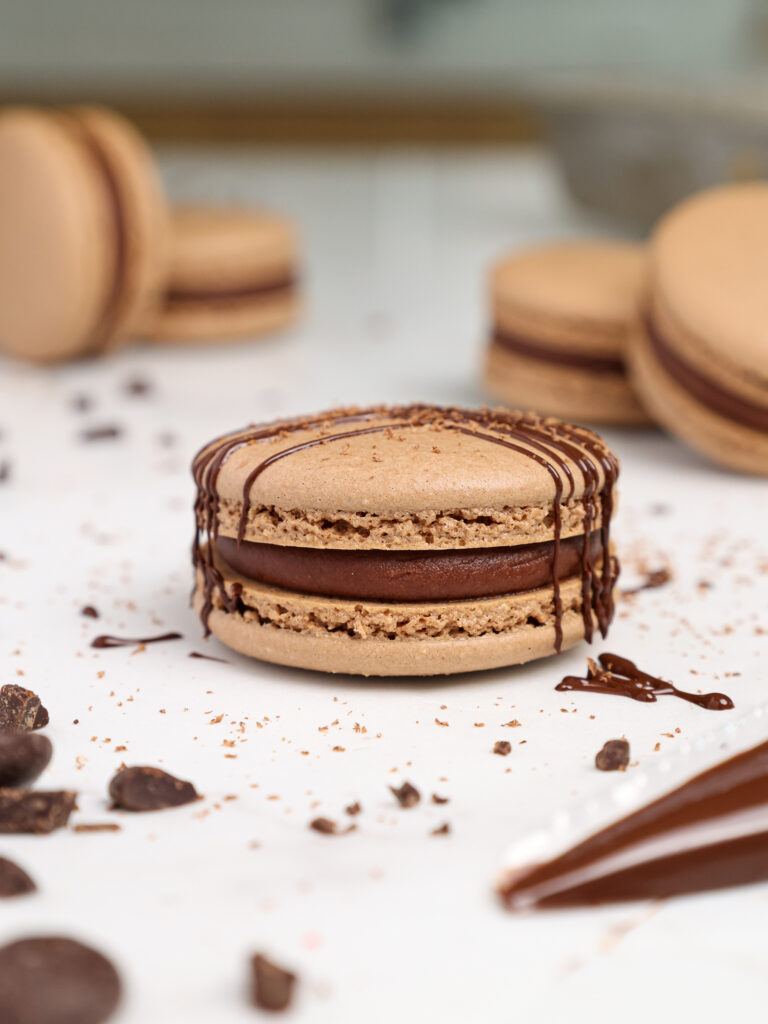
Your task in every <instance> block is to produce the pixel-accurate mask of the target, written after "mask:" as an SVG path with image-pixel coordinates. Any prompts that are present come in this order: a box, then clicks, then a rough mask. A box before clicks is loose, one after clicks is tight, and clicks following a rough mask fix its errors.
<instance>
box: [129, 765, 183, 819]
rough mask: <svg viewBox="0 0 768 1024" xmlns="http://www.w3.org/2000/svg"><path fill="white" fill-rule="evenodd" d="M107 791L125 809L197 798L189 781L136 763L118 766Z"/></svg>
mask: <svg viewBox="0 0 768 1024" xmlns="http://www.w3.org/2000/svg"><path fill="white" fill-rule="evenodd" d="M109 795H110V796H111V797H112V801H113V803H114V805H115V807H120V808H122V809H123V810H125V811H160V810H163V808H165V807H179V806H181V804H191V803H192V802H193V801H194V800H199V799H200V798H199V796H198V794H197V790H196V789H195V787H194V786H193V785H192V783H191V782H185V781H184V780H183V779H177V778H175V777H174V776H173V775H169V774H168V773H167V772H164V771H161V770H160V768H151V767H146V766H139V765H137V766H134V767H132V768H121V769H120V771H119V772H118V773H117V775H115V777H114V778H113V779H112V781H111V782H110V784H109Z"/></svg>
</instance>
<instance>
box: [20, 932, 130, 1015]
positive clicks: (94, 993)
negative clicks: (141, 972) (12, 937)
mask: <svg viewBox="0 0 768 1024" xmlns="http://www.w3.org/2000/svg"><path fill="white" fill-rule="evenodd" d="M120 995H121V984H120V976H119V975H118V973H117V971H116V970H115V967H114V966H113V965H112V964H111V963H110V961H109V960H107V958H106V957H104V956H102V954H101V953H98V952H96V950H95V949H91V948H90V947H89V946H84V945H82V943H80V942H76V941H75V940H74V939H67V938H62V937H60V936H52V937H40V938H28V939H21V940H20V941H18V942H11V943H10V944H9V945H7V946H3V947H2V948H0V1020H1V1021H3V1024H104V1022H105V1021H107V1020H109V1018H110V1017H111V1016H112V1014H113V1013H114V1012H115V1010H116V1009H117V1006H118V1003H119V1002H120Z"/></svg>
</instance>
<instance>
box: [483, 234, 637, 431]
mask: <svg viewBox="0 0 768 1024" xmlns="http://www.w3.org/2000/svg"><path fill="white" fill-rule="evenodd" d="M644 262H645V261H644V250H643V249H642V247H640V246H638V245H633V244H631V243H622V242H615V241H586V242H562V243H555V244H550V245H542V246H538V247H534V248H530V249H523V250H521V251H520V252H518V253H515V254H514V255H512V256H511V257H509V258H508V259H505V260H503V261H502V262H501V263H499V264H498V265H497V266H496V267H495V269H494V271H493V273H492V278H491V305H492V333H491V340H490V345H489V348H488V354H487V361H486V368H485V384H486V387H487V389H488V391H489V392H490V394H492V395H493V396H494V397H495V398H498V399H500V400H501V401H503V402H505V403H507V404H509V405H512V406H519V407H522V408H525V409H535V410H536V411H537V412H540V413H544V414H547V415H553V416H562V417H564V418H566V419H573V420H576V421H583V422H587V423H604V424H614V425H616V426H635V425H639V424H644V423H647V422H648V417H647V415H646V413H645V412H644V410H643V409H642V407H641V405H640V403H639V402H638V400H637V398H636V397H635V395H634V394H633V392H632V389H631V387H630V385H629V383H628V381H627V374H626V370H625V365H624V350H625V346H626V343H627V336H628V333H629V330H630V325H631V323H632V321H633V319H634V317H635V314H636V309H637V304H638V302H639V298H640V291H641V286H642V283H643V272H644Z"/></svg>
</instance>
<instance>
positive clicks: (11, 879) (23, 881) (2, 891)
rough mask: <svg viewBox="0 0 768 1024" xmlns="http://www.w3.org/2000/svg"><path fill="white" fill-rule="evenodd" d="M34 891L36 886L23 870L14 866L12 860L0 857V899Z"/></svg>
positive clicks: (16, 865)
mask: <svg viewBox="0 0 768 1024" xmlns="http://www.w3.org/2000/svg"><path fill="white" fill-rule="evenodd" d="M36 889H37V886H36V885H35V883H34V882H33V881H32V879H31V878H30V877H29V875H28V874H27V872H26V871H24V869H23V868H20V867H19V865H18V864H14V863H13V861H12V860H6V858H5V857H0V899H10V898H11V897H12V896H24V895H25V894H26V893H28V892H34V891H35V890H36Z"/></svg>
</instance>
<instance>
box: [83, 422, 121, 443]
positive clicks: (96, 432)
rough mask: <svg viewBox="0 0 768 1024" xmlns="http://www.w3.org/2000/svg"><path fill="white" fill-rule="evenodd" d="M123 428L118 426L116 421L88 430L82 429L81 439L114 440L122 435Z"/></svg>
mask: <svg viewBox="0 0 768 1024" xmlns="http://www.w3.org/2000/svg"><path fill="white" fill-rule="evenodd" d="M122 434H123V428H122V427H118V426H117V425H116V424H114V423H110V424H107V425H105V426H103V427H89V428H88V430H81V431H80V440H81V441H113V440H115V438H118V437H122Z"/></svg>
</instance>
